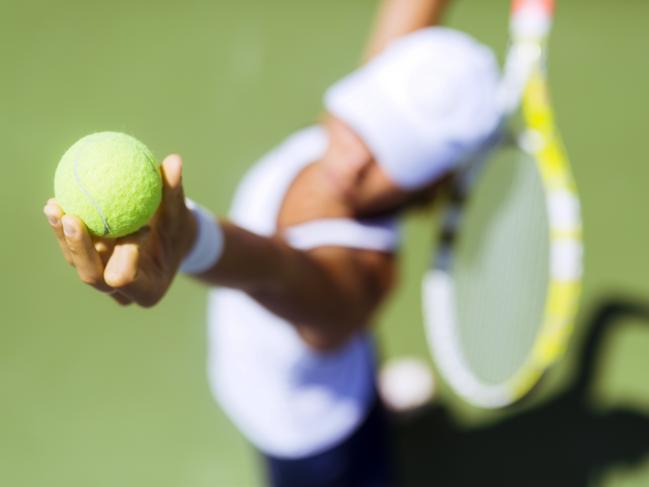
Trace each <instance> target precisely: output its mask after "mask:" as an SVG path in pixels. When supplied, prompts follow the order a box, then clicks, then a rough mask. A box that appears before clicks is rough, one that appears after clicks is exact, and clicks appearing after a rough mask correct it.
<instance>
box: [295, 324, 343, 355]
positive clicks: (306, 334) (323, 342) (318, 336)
mask: <svg viewBox="0 0 649 487" xmlns="http://www.w3.org/2000/svg"><path fill="white" fill-rule="evenodd" d="M298 333H299V335H300V338H301V339H302V342H303V343H304V344H305V345H306V346H307V347H308V348H309V349H310V350H311V351H313V352H316V353H331V352H335V351H336V350H338V349H339V348H341V347H342V346H343V345H345V344H346V343H347V342H348V341H349V340H350V339H351V338H352V337H353V336H354V335H355V333H354V332H351V331H350V332H346V333H344V332H339V331H337V332H335V333H333V332H322V331H314V330H313V329H311V328H310V327H306V326H300V327H298Z"/></svg>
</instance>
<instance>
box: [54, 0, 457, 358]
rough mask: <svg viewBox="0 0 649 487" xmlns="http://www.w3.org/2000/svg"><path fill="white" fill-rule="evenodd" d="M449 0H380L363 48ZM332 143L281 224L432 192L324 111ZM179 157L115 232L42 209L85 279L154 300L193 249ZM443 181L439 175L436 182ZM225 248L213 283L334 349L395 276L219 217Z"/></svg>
mask: <svg viewBox="0 0 649 487" xmlns="http://www.w3.org/2000/svg"><path fill="white" fill-rule="evenodd" d="M445 4H446V1H445V0H385V1H384V3H383V5H382V8H381V11H380V14H379V17H378V22H377V27H376V30H375V35H374V36H373V38H372V39H371V41H370V43H369V47H368V55H369V56H372V55H374V54H376V53H378V52H380V51H381V50H382V49H383V48H384V47H385V45H386V44H388V43H389V42H390V40H392V39H394V38H397V37H400V36H402V35H404V34H406V33H408V32H411V31H414V30H417V29H419V28H423V27H426V26H428V25H430V24H431V22H434V21H437V19H438V18H439V16H440V15H441V11H442V9H443V7H444V6H445ZM324 125H325V127H326V130H327V132H328V135H329V146H328V148H327V150H326V153H325V155H324V156H323V158H322V160H320V161H316V162H314V163H313V164H311V165H309V166H307V167H306V168H305V169H304V170H303V171H302V172H301V173H300V174H299V175H298V177H297V178H296V179H295V180H294V181H293V183H292V185H291V187H290V188H289V190H288V192H287V194H286V196H285V199H284V202H283V204H282V207H281V210H280V214H279V218H278V222H277V223H278V229H279V230H280V232H281V229H282V228H285V227H287V226H291V225H295V224H298V223H303V222H306V221H311V220H315V219H322V218H340V217H367V216H373V215H378V214H382V213H393V212H395V211H398V210H400V209H403V208H407V207H408V206H410V205H412V204H415V203H416V202H418V201H420V200H421V199H422V197H425V196H428V195H431V194H433V193H434V190H435V187H436V186H437V184H436V185H431V186H430V187H427V188H423V189H421V190H418V191H415V192H412V191H405V190H403V189H400V188H399V187H397V186H396V185H395V184H394V183H392V181H391V180H390V179H389V178H388V176H387V175H386V174H385V173H384V172H383V170H382V169H381V167H380V166H379V165H377V164H376V162H375V161H374V159H373V157H372V154H371V153H370V151H369V150H368V148H367V147H366V145H365V144H364V143H363V141H362V140H361V139H360V138H359V137H358V136H357V135H356V134H355V133H354V132H353V131H352V130H351V129H350V128H349V127H347V126H346V125H345V124H344V123H343V122H341V121H340V120H337V119H336V118H334V117H332V116H328V115H327V116H326V119H325V122H324ZM182 164H183V163H182V160H181V158H180V156H178V155H170V156H168V157H167V158H165V160H164V161H163V162H162V165H161V170H162V171H161V172H162V178H163V197H162V203H161V205H160V208H159V210H158V212H157V214H156V216H155V217H154V219H153V220H152V222H151V223H150V225H149V226H147V227H146V228H145V229H143V230H141V231H139V232H137V233H136V234H134V235H131V236H127V237H123V238H120V239H117V240H109V239H101V238H93V237H91V236H90V234H89V233H88V231H87V229H86V228H85V226H84V224H83V223H82V222H81V221H80V220H79V219H78V218H77V217H74V216H72V215H65V214H64V212H63V210H62V209H61V208H60V207H59V205H58V204H57V202H56V201H55V200H54V199H50V200H48V202H47V204H46V205H45V208H44V213H45V215H46V216H47V219H48V221H49V223H50V226H51V227H52V230H53V232H54V235H55V236H56V239H57V241H58V243H59V246H60V248H61V252H62V253H63V256H64V257H65V259H66V260H67V262H68V263H69V264H70V265H72V266H73V267H74V268H75V269H76V271H77V274H78V276H79V278H80V279H81V281H83V282H84V283H86V284H88V285H90V286H93V287H94V288H96V289H97V290H99V291H101V292H104V293H107V294H108V295H110V296H111V297H112V298H113V299H115V300H116V301H117V302H118V303H120V304H123V305H128V304H131V303H136V304H138V305H140V306H143V307H149V306H153V305H155V304H156V303H157V302H158V301H160V299H162V297H163V296H164V295H165V293H166V291H167V290H168V288H169V286H170V285H171V283H172V281H173V279H174V277H175V275H176V274H177V272H178V268H179V265H180V262H181V261H182V259H183V257H184V256H185V255H187V253H188V251H189V250H190V249H191V247H192V245H193V242H194V240H195V236H196V222H195V220H194V217H193V215H192V213H191V212H190V211H189V210H188V208H187V207H186V205H185V199H184V192H183V187H182ZM438 184H439V183H438ZM220 224H221V226H222V228H223V232H224V237H225V245H224V250H223V254H222V256H221V258H220V259H219V261H218V262H217V264H216V265H214V266H213V267H212V268H211V269H209V270H208V271H207V272H205V273H203V274H201V275H199V276H195V277H196V278H197V279H199V280H201V281H203V282H205V283H206V284H209V285H212V286H214V285H216V286H227V287H232V288H236V289H240V290H242V291H245V292H246V293H248V294H249V295H250V296H252V297H253V298H254V299H256V300H257V301H258V302H260V303H261V304H262V305H263V306H265V307H266V308H268V309H270V310H271V311H272V312H274V313H275V314H277V315H279V316H281V317H283V318H285V319H286V320H287V321H289V322H290V323H293V325H294V326H295V327H296V329H297V331H298V332H299V333H300V335H301V337H302V338H303V340H304V341H305V343H306V344H307V345H309V346H310V347H312V348H314V349H316V350H321V351H325V350H330V349H334V348H336V347H338V346H340V345H341V344H343V343H344V342H345V341H346V340H347V339H349V338H350V337H351V336H353V335H354V334H355V333H357V332H358V331H359V330H360V329H362V328H364V327H366V326H367V325H368V324H369V323H370V322H371V318H372V316H373V314H374V313H375V312H376V310H377V308H378V306H379V305H380V303H381V302H382V301H383V299H384V298H385V296H386V295H387V293H388V292H389V290H390V289H391V287H392V286H393V284H394V281H395V270H396V268H395V265H396V263H395V256H394V255H393V254H391V253H386V252H377V251H371V250H359V249H349V248H344V247H321V248H317V249H313V250H310V251H302V250H297V249H294V248H292V247H290V246H289V245H288V244H287V243H286V242H285V241H284V240H283V239H282V238H281V236H280V235H279V234H278V235H277V236H275V237H270V238H269V237H264V236H260V235H257V234H254V233H251V232H248V231H247V230H245V229H243V228H240V227H238V226H236V225H234V224H232V223H230V222H228V221H227V220H220Z"/></svg>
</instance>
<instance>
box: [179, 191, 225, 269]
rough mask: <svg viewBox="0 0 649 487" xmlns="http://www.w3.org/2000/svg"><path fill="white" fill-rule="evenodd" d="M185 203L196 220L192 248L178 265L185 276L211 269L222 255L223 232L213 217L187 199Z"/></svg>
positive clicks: (207, 211)
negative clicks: (194, 238)
mask: <svg viewBox="0 0 649 487" xmlns="http://www.w3.org/2000/svg"><path fill="white" fill-rule="evenodd" d="M185 203H186V204H187V208H189V209H190V211H191V212H192V214H193V215H194V218H195V220H196V240H195V241H194V246H193V247H192V249H191V250H190V251H189V253H188V254H187V255H186V256H185V258H184V259H183V261H182V262H181V264H180V271H181V272H184V273H186V274H201V273H203V272H206V271H207V270H209V269H211V268H212V266H214V264H216V263H217V262H218V261H219V259H220V258H221V255H222V254H223V244H224V239H223V230H222V229H221V225H219V224H218V222H217V221H216V218H215V217H214V215H213V214H212V213H211V212H210V211H209V210H206V209H205V208H203V207H202V206H199V205H197V204H196V203H194V202H193V201H192V200H190V199H189V198H186V200H185Z"/></svg>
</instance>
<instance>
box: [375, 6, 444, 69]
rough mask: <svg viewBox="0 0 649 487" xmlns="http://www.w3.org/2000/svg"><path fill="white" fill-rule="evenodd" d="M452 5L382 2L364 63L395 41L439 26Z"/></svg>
mask: <svg viewBox="0 0 649 487" xmlns="http://www.w3.org/2000/svg"><path fill="white" fill-rule="evenodd" d="M449 1H450V0H383V3H382V5H381V7H380V9H379V13H378V16H377V19H376V22H375V26H374V30H373V34H372V36H371V38H370V41H369V43H368V46H367V49H366V52H365V60H368V59H371V58H372V57H374V56H375V55H377V54H378V53H380V52H381V51H383V49H385V47H386V46H387V45H388V44H389V43H390V42H391V41H393V40H394V39H397V38H399V37H401V36H404V35H405V34H408V33H409V32H414V31H416V30H418V29H422V28H424V27H428V26H430V25H435V24H438V23H439V22H440V20H441V17H442V14H443V12H444V9H445V7H446V6H447V5H448V3H449Z"/></svg>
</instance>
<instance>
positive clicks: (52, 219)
mask: <svg viewBox="0 0 649 487" xmlns="http://www.w3.org/2000/svg"><path fill="white" fill-rule="evenodd" d="M45 216H46V217H47V221H48V222H50V225H52V226H53V227H56V226H58V224H59V219H58V218H56V217H55V216H54V215H48V214H47V213H46V214H45Z"/></svg>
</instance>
